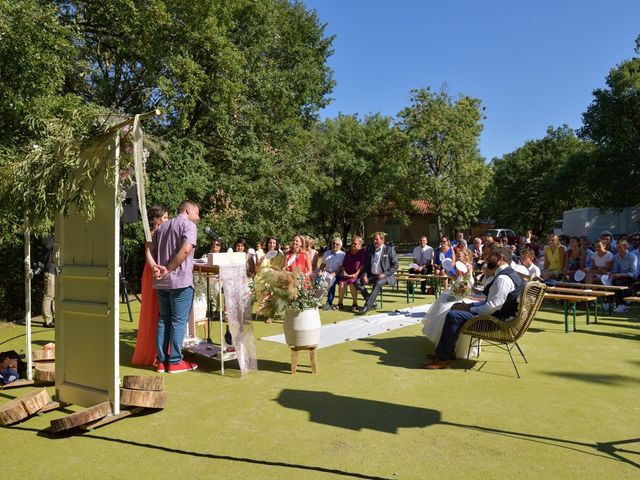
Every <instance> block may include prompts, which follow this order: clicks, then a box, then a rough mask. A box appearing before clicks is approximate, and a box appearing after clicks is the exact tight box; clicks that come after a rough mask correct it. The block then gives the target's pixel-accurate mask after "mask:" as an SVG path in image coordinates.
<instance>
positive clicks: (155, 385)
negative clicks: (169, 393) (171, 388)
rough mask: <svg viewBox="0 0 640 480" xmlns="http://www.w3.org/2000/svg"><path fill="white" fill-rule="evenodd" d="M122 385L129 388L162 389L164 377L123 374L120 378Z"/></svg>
mask: <svg viewBox="0 0 640 480" xmlns="http://www.w3.org/2000/svg"><path fill="white" fill-rule="evenodd" d="M122 387H123V388H128V389H130V390H147V391H149V390H153V391H162V390H164V377H160V376H149V375H147V376H142V375H125V376H124V377H123V378H122Z"/></svg>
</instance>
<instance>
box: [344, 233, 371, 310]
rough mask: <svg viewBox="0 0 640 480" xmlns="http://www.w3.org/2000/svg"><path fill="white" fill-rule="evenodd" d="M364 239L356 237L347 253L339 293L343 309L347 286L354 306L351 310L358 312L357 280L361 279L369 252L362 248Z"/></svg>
mask: <svg viewBox="0 0 640 480" xmlns="http://www.w3.org/2000/svg"><path fill="white" fill-rule="evenodd" d="M362 244H363V241H362V237H358V236H355V237H353V240H351V249H350V250H349V251H348V252H347V253H346V255H345V257H344V261H343V262H342V268H341V270H340V274H339V280H338V281H339V282H340V290H339V292H338V307H339V308H342V299H343V298H344V291H345V288H346V286H347V285H349V289H350V290H351V298H352V305H351V310H352V311H353V312H356V311H357V310H358V292H357V290H356V286H355V283H356V280H357V279H358V278H359V277H360V274H361V273H362V270H363V269H364V265H365V263H366V261H367V251H366V250H365V249H364V248H362Z"/></svg>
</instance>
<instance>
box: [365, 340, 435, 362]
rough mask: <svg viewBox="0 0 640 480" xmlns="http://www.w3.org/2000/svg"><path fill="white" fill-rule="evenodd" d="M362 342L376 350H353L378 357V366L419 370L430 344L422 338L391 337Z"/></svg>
mask: <svg viewBox="0 0 640 480" xmlns="http://www.w3.org/2000/svg"><path fill="white" fill-rule="evenodd" d="M361 341H363V342H369V343H371V345H372V346H373V347H376V348H379V349H382V350H383V351H382V352H381V351H378V350H362V349H355V350H353V351H354V352H356V353H361V354H362V355H372V356H377V357H379V361H378V364H379V365H387V366H390V367H404V368H410V369H416V368H419V366H420V364H421V363H423V362H424V360H425V354H426V353H427V345H428V344H430V342H428V341H427V339H426V338H425V337H423V336H421V335H420V336H418V335H416V336H413V337H393V338H363V339H361Z"/></svg>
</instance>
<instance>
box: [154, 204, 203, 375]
mask: <svg viewBox="0 0 640 480" xmlns="http://www.w3.org/2000/svg"><path fill="white" fill-rule="evenodd" d="M198 220H200V208H199V207H198V205H196V204H195V203H193V202H191V201H189V200H185V201H183V202H182V203H181V204H180V206H179V207H178V216H176V217H175V218H173V219H171V220H169V221H168V222H165V223H163V224H162V225H160V226H159V227H158V229H157V230H156V232H155V233H154V234H153V241H152V242H151V254H152V255H153V258H154V260H155V261H156V264H157V265H156V266H155V267H154V269H153V270H154V272H153V273H154V279H153V288H155V289H156V292H157V294H158V303H159V307H160V314H159V318H158V332H157V336H156V348H157V359H156V363H157V371H158V372H160V373H163V372H165V371H166V370H168V371H169V373H182V372H188V371H191V370H195V369H196V368H198V365H197V364H195V363H191V362H187V361H186V360H184V359H183V358H182V341H183V340H184V334H185V331H186V329H187V322H188V321H189V312H190V310H191V304H192V303H193V290H194V289H193V254H194V248H195V246H196V240H197V238H198V231H197V230H196V224H195V222H197V221H198Z"/></svg>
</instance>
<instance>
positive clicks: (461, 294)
mask: <svg viewBox="0 0 640 480" xmlns="http://www.w3.org/2000/svg"><path fill="white" fill-rule="evenodd" d="M469 295H471V283H469V280H468V279H466V278H458V279H457V280H456V281H455V282H454V283H453V285H451V287H450V288H449V300H462V299H463V298H466V297H468V296H469Z"/></svg>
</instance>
